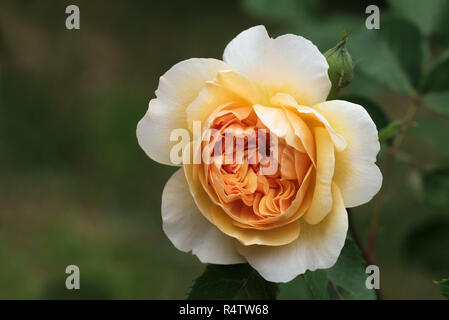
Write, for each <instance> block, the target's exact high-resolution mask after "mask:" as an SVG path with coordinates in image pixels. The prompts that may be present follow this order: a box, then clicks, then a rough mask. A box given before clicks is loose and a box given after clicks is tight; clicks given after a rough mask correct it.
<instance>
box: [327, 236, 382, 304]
mask: <svg viewBox="0 0 449 320" xmlns="http://www.w3.org/2000/svg"><path fill="white" fill-rule="evenodd" d="M365 269H366V262H365V260H364V259H363V257H362V254H361V253H360V250H359V248H358V247H357V245H356V244H355V243H354V241H353V240H351V239H349V238H348V239H346V243H345V246H344V247H343V250H342V251H341V254H340V257H339V258H338V261H337V263H336V264H335V265H334V266H333V267H332V268H330V269H329V270H328V274H329V280H330V281H332V282H333V283H334V284H335V286H336V287H337V289H338V287H341V288H343V289H344V290H345V291H347V292H348V293H349V294H350V295H351V297H352V299H364V300H371V299H376V293H375V291H374V290H369V289H367V288H366V286H365V281H366V278H367V277H368V275H367V274H366V273H365Z"/></svg>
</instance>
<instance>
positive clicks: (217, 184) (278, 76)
mask: <svg viewBox="0 0 449 320" xmlns="http://www.w3.org/2000/svg"><path fill="white" fill-rule="evenodd" d="M328 68H329V66H328V63H327V61H326V59H325V57H324V56H323V55H322V54H321V53H320V51H319V50H318V49H317V47H316V46H315V45H313V44H312V43H311V42H310V41H309V40H307V39H304V38H303V37H300V36H296V35H292V34H286V35H283V36H280V37H278V38H275V39H272V38H270V37H269V35H268V34H267V31H266V30H265V27H263V26H256V27H253V28H250V29H248V30H246V31H243V32H242V33H240V34H239V35H238V36H237V37H236V38H235V39H233V40H232V41H231V42H230V43H229V44H228V45H227V47H226V49H225V51H224V55H223V61H221V60H216V59H189V60H185V61H182V62H180V63H178V64H176V65H175V66H173V67H172V68H171V69H170V70H169V71H167V73H165V74H164V75H163V76H162V77H161V78H160V81H159V87H158V89H157V90H156V98H155V99H152V100H151V101H150V103H149V107H148V111H147V113H146V114H145V116H144V117H143V118H142V119H141V120H140V122H139V124H138V126H137V138H138V141H139V145H140V146H141V147H142V149H143V150H144V151H145V152H146V153H147V155H148V156H149V157H150V158H152V159H153V160H155V161H157V162H160V163H163V164H166V165H174V163H173V161H172V160H171V159H172V158H173V154H176V152H173V150H175V149H173V148H174V147H178V149H181V148H179V140H178V139H173V136H171V135H172V132H175V131H174V130H176V129H185V130H188V131H186V132H190V133H191V134H190V136H192V133H193V132H194V131H195V129H194V123H195V121H196V122H197V123H200V124H201V134H200V136H199V137H198V135H196V137H195V135H193V138H189V140H190V141H188V142H187V143H184V144H183V145H182V151H183V152H182V153H183V155H182V156H183V157H184V161H183V163H182V168H180V169H179V170H178V171H176V172H175V173H174V174H173V176H172V177H171V178H170V179H169V181H168V182H167V184H166V186H165V188H164V191H163V195H162V221H163V229H164V232H165V233H166V235H167V236H168V238H169V239H170V240H171V242H172V243H173V244H174V245H175V247H176V248H178V249H179V250H181V251H185V252H188V251H192V253H193V254H194V255H196V256H197V257H198V258H199V259H200V260H201V261H202V262H203V263H214V264H235V263H244V262H247V263H249V264H250V265H251V266H252V267H253V268H255V269H256V270H257V271H258V272H259V273H260V274H261V275H262V276H263V277H264V278H265V279H266V280H269V281H273V282H287V281H290V280H292V279H293V278H295V277H296V276H297V275H299V274H302V273H304V272H305V271H306V270H312V271H313V270H316V269H325V268H330V267H332V266H333V265H334V264H335V262H336V261H337V258H338V256H339V254H340V251H341V249H342V248H343V245H344V243H345V239H346V234H347V230H348V215H347V212H346V209H345V208H349V207H355V206H358V205H361V204H363V203H366V202H367V201H369V200H370V199H371V198H372V197H373V196H374V195H375V194H376V193H377V192H378V191H379V189H380V186H381V184H382V174H381V172H380V170H379V168H378V167H377V166H376V164H375V162H376V155H377V153H378V152H379V149H380V145H379V141H378V133H377V129H376V126H375V124H374V122H373V121H372V119H371V118H370V116H369V115H368V113H367V112H366V110H365V109H364V108H363V107H362V106H360V105H357V104H354V103H350V102H347V101H342V100H333V101H326V97H327V96H328V93H329V91H330V89H331V82H330V80H329V77H328V72H327V71H328ZM257 129H259V130H265V131H266V133H267V135H266V136H269V137H271V138H273V137H275V138H276V139H277V143H274V142H272V141H271V138H270V139H267V141H266V146H265V151H266V152H267V153H266V155H270V154H271V155H273V154H274V155H275V157H273V159H274V160H276V162H275V164H276V166H275V169H276V170H275V171H274V172H269V173H268V174H266V173H263V172H262V171H263V169H264V168H267V166H268V164H267V163H266V162H265V163H264V162H263V161H262V160H263V157H264V155H263V154H261V152H259V151H260V150H259V151H258V152H256V153H254V152H253V151H254V150H253V149H254V148H252V147H251V146H250V143H249V141H250V139H249V138H248V137H249V136H250V135H251V132H253V133H254V132H259V133H258V134H257V136H260V135H261V134H260V131H255V130H257ZM211 130H214V131H211ZM210 132H212V134H210ZM229 132H230V133H232V134H233V135H234V137H236V138H238V137H243V140H238V139H233V140H230V141H231V142H232V144H233V145H234V146H237V145H240V146H242V147H243V152H241V153H240V154H238V153H237V152H235V151H234V152H233V153H232V154H231V158H232V159H233V160H234V161H231V163H229V162H230V161H227V162H226V161H224V160H223V159H224V157H225V155H224V154H219V153H218V154H217V153H214V152H210V150H211V148H213V146H215V145H216V144H217V143H219V142H221V143H223V141H225V139H224V138H225V136H226V134H227V133H229ZM245 137H246V138H245ZM238 141H240V143H239V142H238ZM222 145H224V144H222ZM218 149H220V148H218ZM235 149H237V148H235ZM262 149H263V148H262ZM274 149H276V150H274ZM274 151H276V152H274ZM198 153H202V157H201V156H200V158H201V160H202V161H199V162H198V161H196V162H195V161H192V159H193V158H194V157H195V155H197V154H198ZM262 153H264V152H262ZM255 154H256V155H255ZM205 158H206V159H207V158H209V160H212V161H203V160H204V159H205ZM228 160H229V159H228ZM237 160H239V161H237Z"/></svg>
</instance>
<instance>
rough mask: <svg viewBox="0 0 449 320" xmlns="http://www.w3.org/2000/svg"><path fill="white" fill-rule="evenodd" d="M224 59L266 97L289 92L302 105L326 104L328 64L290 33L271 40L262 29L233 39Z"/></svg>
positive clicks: (301, 40)
mask: <svg viewBox="0 0 449 320" xmlns="http://www.w3.org/2000/svg"><path fill="white" fill-rule="evenodd" d="M223 59H224V61H225V62H226V63H228V64H229V65H230V66H231V67H233V68H234V69H235V70H237V71H239V72H241V73H242V74H244V75H246V76H247V77H248V78H249V79H250V80H252V81H253V82H255V83H257V84H258V85H259V86H260V87H261V88H262V90H263V91H265V92H266V93H267V94H268V95H272V94H274V93H276V92H285V93H289V94H291V95H293V96H294V97H295V99H296V100H297V101H298V102H299V103H300V104H302V105H309V106H311V105H314V104H316V103H319V102H323V101H325V100H326V98H327V95H328V93H329V90H330V88H331V82H330V80H329V77H328V74H327V70H328V68H329V65H328V64H327V61H326V58H325V57H324V56H323V55H322V54H321V52H320V51H319V50H318V48H317V47H316V46H315V45H314V44H313V43H312V42H310V41H309V40H307V39H305V38H303V37H300V36H297V35H293V34H286V35H282V36H280V37H278V38H276V39H272V38H270V37H269V35H268V33H267V31H266V29H265V27H264V26H256V27H252V28H250V29H248V30H245V31H243V32H242V33H240V34H239V35H238V36H237V37H235V38H234V39H233V40H232V41H231V42H230V43H229V44H228V45H227V47H226V49H225V51H224V54H223Z"/></svg>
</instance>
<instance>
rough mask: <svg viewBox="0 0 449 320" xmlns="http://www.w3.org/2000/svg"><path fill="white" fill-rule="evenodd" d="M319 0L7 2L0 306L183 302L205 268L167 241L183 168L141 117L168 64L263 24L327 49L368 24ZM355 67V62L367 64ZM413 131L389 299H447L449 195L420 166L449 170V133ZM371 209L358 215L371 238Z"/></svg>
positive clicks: (1, 101)
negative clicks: (287, 5)
mask: <svg viewBox="0 0 449 320" xmlns="http://www.w3.org/2000/svg"><path fill="white" fill-rule="evenodd" d="M282 2H285V1H282ZM255 3H256V4H255ZM314 3H317V2H311V1H305V7H304V6H303V5H304V3H302V2H301V3H300V6H299V7H298V8H297V9H295V10H296V11H295V10H291V9H288V10H284V11H282V6H281V7H276V8H275V9H273V8H270V7H269V6H270V4H269V2H267V1H260V2H258V3H257V2H255V1H243V2H241V1H221V2H218V1H215V2H212V1H176V2H175V1H160V2H156V1H124V0H121V1H87V0H86V1H70V2H66V1H39V2H37V1H12V0H11V1H9V0H2V1H1V2H0V298H2V299H64V298H75V299H76V298H80V299H91V298H96V299H109V298H112V299H122V298H123V299H170V298H184V297H185V294H186V292H187V289H188V287H189V286H190V285H191V283H192V280H193V279H194V278H195V277H198V276H199V275H200V274H201V273H202V271H203V269H204V266H203V265H202V264H201V263H200V262H199V261H198V260H197V259H196V258H195V257H194V256H192V255H191V254H188V253H182V252H179V251H178V250H176V249H175V248H174V247H173V246H172V244H171V243H170V241H169V240H168V239H167V237H166V236H165V235H164V233H163V231H162V228H161V217H160V204H161V194H162V189H163V187H164V184H165V182H166V181H167V180H168V178H169V177H170V175H171V174H172V173H173V172H174V171H175V168H173V167H167V166H164V165H160V164H158V163H155V162H154V161H152V160H150V159H149V158H148V157H147V156H146V155H145V153H144V152H143V151H142V150H141V149H140V148H139V146H138V144H137V139H136V136H135V128H136V125H137V122H138V120H139V119H140V118H141V117H142V116H143V115H144V113H145V112H146V109H147V105H148V102H149V100H150V99H151V98H152V97H153V96H154V90H155V89H156V87H157V83H158V79H159V76H160V75H162V74H163V73H164V72H165V71H166V70H168V69H169V68H170V67H171V66H172V65H173V64H175V63H177V62H179V61H181V60H184V59H188V58H190V57H214V58H219V59H220V58H221V55H222V52H223V49H224V47H225V45H226V44H227V43H228V42H229V41H230V40H231V39H232V38H233V37H234V36H236V35H237V34H238V33H239V32H240V31H242V30H244V29H246V28H248V27H250V26H253V25H256V24H265V25H266V26H267V29H268V30H269V32H270V33H271V35H273V36H276V35H279V34H282V33H285V32H292V33H296V34H302V35H305V36H307V37H309V38H310V40H312V41H313V42H315V43H317V45H318V46H319V47H320V49H321V50H322V51H323V52H324V51H325V50H327V49H328V48H329V47H331V46H332V45H334V44H335V43H337V42H338V41H339V40H340V38H341V34H342V26H344V27H345V28H346V29H348V31H350V32H351V28H356V27H357V28H358V27H360V25H362V24H363V23H364V19H365V17H366V15H365V13H364V11H365V7H366V6H367V5H368V4H369V3H368V2H363V1H362V2H360V1H348V2H345V4H340V2H338V3H337V2H335V1H323V2H322V3H321V5H320V6H319V7H317V5H315V4H314ZM69 4H77V5H78V6H79V8H80V11H81V29H80V30H76V31H75V30H71V31H70V30H67V29H66V28H65V19H66V17H67V15H66V14H65V7H66V6H67V5H69ZM378 4H379V6H380V8H381V12H382V10H384V9H385V10H390V9H391V8H390V7H389V6H388V4H387V3H384V2H378ZM259 7H260V10H259V11H258V8H259ZM255 8H256V9H255ZM279 8H281V9H279ZM304 8H306V9H304ZM308 10H310V12H314V14H315V16H316V17H317V18H316V19H314V20H313V21H309V20H307V19H308V18H307V17H308V16H307V14H308V12H309V11H308ZM347 15H351V17H356V18H354V19H347V18H346V16H347ZM303 16H305V17H306V18H304V19H303ZM331 17H332V18H331ZM287 18H288V19H289V21H293V23H285V19H287ZM301 21H303V22H302V23H301ZM304 21H306V23H304ZM332 23H334V25H332ZM329 24H330V27H329ZM326 28H327V29H326ZM329 30H333V31H332V32H330V31H329ZM349 39H351V33H350V37H349ZM349 41H350V40H349ZM353 59H354V61H355V62H356V67H357V64H360V63H369V62H367V61H366V60H365V61H364V60H363V59H364V56H362V55H358V56H354V55H353ZM371 59H373V58H371ZM385 77H386V78H387V77H389V75H388V74H386V75H385ZM343 93H344V94H348V95H349V94H358V95H363V96H366V97H368V98H370V99H373V100H374V101H376V103H377V104H379V105H380V106H381V108H382V110H383V111H384V112H385V113H386V115H387V116H388V118H389V119H401V118H403V116H404V113H405V111H406V109H407V106H408V100H407V98H405V97H403V96H401V95H399V94H395V93H393V92H391V91H389V90H387V89H386V88H385V87H383V86H382V85H380V84H378V83H375V82H373V81H370V80H368V79H366V78H364V77H362V76H360V75H359V74H357V73H356V75H355V78H354V81H353V84H352V85H351V86H350V87H349V88H348V89H346V90H345V91H344V92H343ZM415 122H416V125H414V126H412V128H411V129H410V130H409V132H408V133H407V136H406V138H405V140H404V143H403V146H402V147H401V150H402V152H403V153H404V157H408V158H407V159H409V158H411V159H413V164H414V165H409V164H403V163H399V164H398V165H396V167H395V170H394V171H393V173H392V174H391V176H389V177H388V178H387V179H386V181H385V183H384V186H383V195H382V197H383V203H382V207H381V216H380V227H379V231H378V236H377V239H378V242H377V256H376V258H377V264H378V265H379V267H380V271H381V287H382V289H383V294H384V298H386V299H432V298H436V299H439V298H441V295H440V293H439V290H438V287H437V286H436V285H434V284H433V283H432V280H437V279H441V278H444V277H448V276H449V256H448V252H449V243H448V237H449V221H448V216H449V214H448V204H447V201H445V200H444V199H446V198H447V197H449V195H448V193H446V191H447V190H448V188H449V186H448V185H447V184H446V186H445V189H444V188H443V191H439V192H440V193H441V194H438V193H437V195H436V197H437V198H436V201H437V202H438V201H439V199H440V200H441V199H443V200H442V201H440V202H439V203H438V205H437V206H431V205H429V202H427V201H426V199H425V195H424V192H423V179H422V174H421V169H417V168H424V169H425V170H433V169H434V168H436V167H440V166H445V165H447V164H449V149H448V147H447V141H448V139H449V130H448V124H449V122H448V120H447V119H446V118H444V117H441V116H439V115H438V114H435V113H432V112H429V111H426V110H419V111H418V114H417V116H416V117H415ZM384 158H385V156H384V155H381V156H380V157H379V162H380V166H381V169H383V166H384V161H383V159H384ZM437 177H439V175H437ZM432 181H433V180H432ZM432 181H431V183H430V185H433V184H432V183H433V182H432ZM424 182H425V181H424ZM436 183H437V184H438V183H440V182H438V181H437V182H436ZM439 190H440V189H439ZM434 200H435V199H434ZM430 201H431V202H432V199H431V200H430ZM433 202H435V201H433ZM373 207H374V202H371V203H369V204H367V205H363V206H361V207H358V208H356V209H355V210H353V211H354V219H355V222H356V226H357V228H358V230H359V233H360V236H361V238H362V239H366V236H367V233H368V226H369V221H370V217H371V214H372V211H373ZM70 264H75V265H78V266H79V267H80V270H81V290H77V291H68V290H67V289H65V285H64V284H65V278H66V276H67V275H66V274H65V268H66V266H67V265H70ZM280 297H281V298H291V297H294V294H292V295H290V293H289V290H285V291H281V295H280Z"/></svg>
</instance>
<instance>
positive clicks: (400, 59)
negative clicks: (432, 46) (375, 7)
mask: <svg viewBox="0 0 449 320" xmlns="http://www.w3.org/2000/svg"><path fill="white" fill-rule="evenodd" d="M348 47H349V50H350V52H351V54H352V58H353V59H354V61H355V63H356V69H359V70H360V71H361V72H362V73H363V74H364V75H365V76H367V77H369V78H371V79H373V80H376V81H377V82H379V83H381V84H383V85H384V86H387V87H388V88H389V89H391V90H393V91H396V92H399V93H402V94H405V95H408V96H412V95H413V94H414V92H415V88H417V87H418V83H419V80H420V76H421V64H422V60H423V52H422V39H421V35H420V32H419V30H418V28H417V27H416V26H415V25H413V24H412V23H410V22H409V21H407V20H405V19H401V18H398V17H392V16H390V17H388V16H386V17H382V21H381V28H380V29H379V30H376V29H373V30H367V29H366V28H365V26H363V27H362V29H361V30H359V32H356V33H354V34H353V35H352V36H351V38H350V40H349V41H348Z"/></svg>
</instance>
